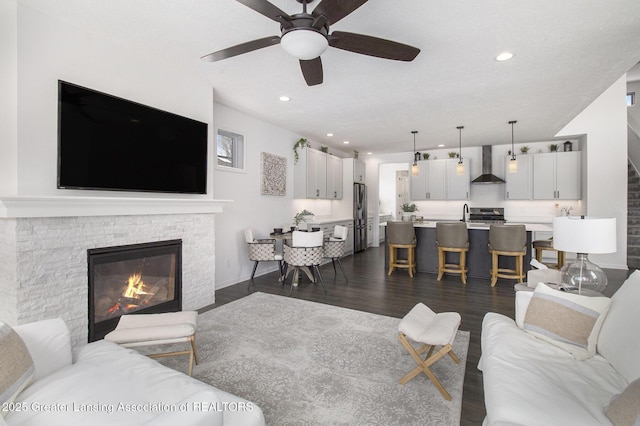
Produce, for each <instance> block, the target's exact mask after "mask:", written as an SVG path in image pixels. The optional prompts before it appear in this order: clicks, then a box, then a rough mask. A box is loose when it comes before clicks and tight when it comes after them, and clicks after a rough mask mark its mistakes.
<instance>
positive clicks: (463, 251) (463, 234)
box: [436, 222, 469, 284]
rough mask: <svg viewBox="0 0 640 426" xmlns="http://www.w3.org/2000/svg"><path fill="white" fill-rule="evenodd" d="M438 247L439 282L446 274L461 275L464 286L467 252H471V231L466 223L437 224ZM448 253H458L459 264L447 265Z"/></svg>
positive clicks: (465, 281)
mask: <svg viewBox="0 0 640 426" xmlns="http://www.w3.org/2000/svg"><path fill="white" fill-rule="evenodd" d="M436 247H437V248H438V281H440V280H441V279H442V276H443V275H444V273H445V272H448V273H452V274H460V280H462V283H463V284H466V283H467V270H468V268H467V252H468V251H469V231H468V230H467V224H466V223H464V222H437V223H436ZM447 252H451V253H458V254H459V255H460V260H459V262H458V263H457V264H456V263H447Z"/></svg>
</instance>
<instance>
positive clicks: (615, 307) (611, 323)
mask: <svg viewBox="0 0 640 426" xmlns="http://www.w3.org/2000/svg"><path fill="white" fill-rule="evenodd" d="M639 303H640V271H635V272H634V273H633V274H631V276H629V278H627V280H626V281H625V282H624V283H623V284H622V287H620V288H619V289H618V291H616V292H615V294H614V295H613V296H612V297H611V307H610V309H609V313H608V314H607V317H606V318H605V320H604V323H603V324H602V330H601V331H600V336H599V337H598V352H599V353H600V354H602V355H603V356H604V357H605V358H607V359H608V360H609V362H610V363H611V365H613V368H615V369H616V370H617V371H618V372H619V373H620V374H622V376H623V377H624V378H625V379H627V382H633V381H634V380H636V379H638V378H640V362H638V360H639V359H640V333H638V329H637V324H640V309H638V304H639Z"/></svg>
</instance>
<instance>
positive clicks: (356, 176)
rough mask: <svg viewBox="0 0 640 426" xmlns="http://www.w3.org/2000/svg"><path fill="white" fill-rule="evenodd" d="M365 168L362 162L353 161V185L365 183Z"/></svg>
mask: <svg viewBox="0 0 640 426" xmlns="http://www.w3.org/2000/svg"><path fill="white" fill-rule="evenodd" d="M366 170H367V167H366V164H365V163H364V161H362V160H358V159H355V158H354V159H353V183H367V182H366V179H367V173H366Z"/></svg>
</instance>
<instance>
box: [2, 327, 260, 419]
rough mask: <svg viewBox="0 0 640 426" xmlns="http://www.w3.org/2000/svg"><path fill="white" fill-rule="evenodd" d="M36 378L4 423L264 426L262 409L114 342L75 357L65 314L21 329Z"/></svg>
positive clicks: (96, 345) (90, 347)
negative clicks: (63, 316)
mask: <svg viewBox="0 0 640 426" xmlns="http://www.w3.org/2000/svg"><path fill="white" fill-rule="evenodd" d="M14 330H15V331H16V332H17V334H18V335H19V336H20V337H21V338H22V340H23V341H24V342H25V344H26V347H27V349H28V351H29V354H30V355H31V357H32V358H33V361H34V365H35V381H33V382H32V383H31V384H30V385H28V386H27V387H26V388H25V389H24V390H22V391H21V392H20V393H19V394H18V396H17V398H16V399H15V401H14V402H13V403H11V404H10V405H7V406H6V407H5V408H9V410H5V411H6V412H5V416H4V419H3V417H2V416H0V425H3V424H5V422H6V424H9V425H76V424H77V425H142V424H153V425H178V424H179V425H242V426H244V425H264V416H263V413H262V410H261V409H260V407H258V406H257V405H256V404H254V403H251V402H249V401H247V400H244V399H242V398H239V397H237V396H234V395H231V394H229V393H227V392H224V391H221V390H219V389H216V388H214V387H212V386H209V385H207V384H205V383H202V382H200V381H198V380H196V379H193V378H191V377H189V376H187V375H186V374H183V373H181V372H178V371H175V370H172V369H170V368H167V367H165V366H163V365H162V364H159V363H158V362H157V361H155V360H153V359H150V358H148V357H146V356H143V355H141V354H139V353H138V352H136V351H134V350H131V349H125V348H123V347H120V346H118V345H116V344H115V343H112V342H108V341H104V340H101V341H97V342H93V343H90V344H88V345H86V346H83V347H82V348H80V349H79V351H78V352H77V353H76V354H75V356H74V358H75V360H74V361H73V362H72V350H71V342H70V335H69V330H68V328H67V326H66V324H65V323H64V321H63V320H61V319H52V320H45V321H38V322H35V323H31V324H26V325H21V326H17V327H14Z"/></svg>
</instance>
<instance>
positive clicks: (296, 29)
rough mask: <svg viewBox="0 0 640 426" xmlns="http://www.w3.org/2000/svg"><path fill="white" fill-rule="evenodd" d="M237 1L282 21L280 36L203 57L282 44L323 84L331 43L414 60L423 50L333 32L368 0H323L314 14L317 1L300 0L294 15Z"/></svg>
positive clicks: (261, 1)
mask: <svg viewBox="0 0 640 426" xmlns="http://www.w3.org/2000/svg"><path fill="white" fill-rule="evenodd" d="M237 1H238V2H239V3H242V4H243V5H245V6H247V7H249V8H251V9H253V10H255V11H256V12H258V13H260V14H262V15H264V16H266V17H267V18H269V19H272V20H274V21H276V22H278V23H279V24H280V32H281V34H280V36H270V37H264V38H260V39H257V40H252V41H249V42H246V43H242V44H238V45H236V46H232V47H228V48H226V49H222V50H219V51H217V52H214V53H211V54H209V55H205V56H203V57H202V59H203V60H205V61H210V62H215V61H221V60H223V59H227V58H231V57H233V56H237V55H242V54H243V53H248V52H252V51H254V50H258V49H262V48H264V47H268V46H272V45H274V44H278V43H280V44H281V45H282V48H283V49H284V50H285V51H286V52H287V53H289V54H291V55H293V56H294V57H296V58H298V59H299V60H300V68H301V70H302V75H303V76H304V79H305V81H306V82H307V85H309V86H315V85H317V84H322V80H323V74H322V61H321V60H320V55H321V54H322V53H323V52H324V51H325V50H326V49H327V47H329V46H331V47H336V48H338V49H342V50H347V51H350V52H355V53H360V54H362V55H368V56H375V57H378V58H385V59H393V60H396V61H412V60H413V59H414V58H415V57H416V56H417V55H418V53H420V49H418V48H416V47H413V46H408V45H406V44H402V43H397V42H395V41H390V40H385V39H381V38H377V37H371V36H367V35H363V34H356V33H348V32H344V31H334V32H333V33H331V34H329V26H331V25H333V24H335V23H336V22H338V21H339V20H341V19H342V18H344V17H345V16H347V15H349V14H350V13H351V12H353V11H354V10H356V9H357V8H359V7H360V6H362V5H363V4H365V3H366V2H367V0H321V1H320V3H319V4H318V6H316V7H315V9H313V12H311V13H307V4H308V3H312V2H313V1H314V0H296V1H297V2H298V3H302V13H296V14H293V15H288V14H286V13H285V12H283V11H282V10H280V8H278V7H277V6H275V5H274V4H272V3H270V2H269V1H267V0H237Z"/></svg>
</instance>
